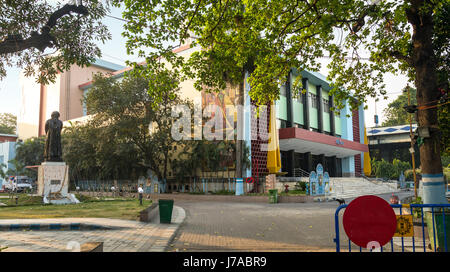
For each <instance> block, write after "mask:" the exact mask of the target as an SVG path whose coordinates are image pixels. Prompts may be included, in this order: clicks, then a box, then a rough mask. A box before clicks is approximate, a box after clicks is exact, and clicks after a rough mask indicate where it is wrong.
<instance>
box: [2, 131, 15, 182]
mask: <svg viewBox="0 0 450 272" xmlns="http://www.w3.org/2000/svg"><path fill="white" fill-rule="evenodd" d="M0 139H3V140H4V141H3V142H2V141H0V167H2V170H3V172H5V173H6V171H8V170H14V169H15V168H14V165H13V164H12V163H11V162H10V161H11V160H13V159H14V158H15V157H16V141H15V139H17V135H9V134H0ZM5 139H6V140H5ZM3 181H4V180H3V178H2V177H0V188H1V187H2V183H3Z"/></svg>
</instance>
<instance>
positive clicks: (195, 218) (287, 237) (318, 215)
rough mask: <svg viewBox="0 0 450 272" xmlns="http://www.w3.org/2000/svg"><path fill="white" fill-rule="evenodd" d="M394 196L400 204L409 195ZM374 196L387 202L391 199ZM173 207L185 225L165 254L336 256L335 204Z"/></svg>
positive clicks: (188, 203) (184, 203)
mask: <svg viewBox="0 0 450 272" xmlns="http://www.w3.org/2000/svg"><path fill="white" fill-rule="evenodd" d="M398 194H399V197H400V198H404V197H406V196H409V195H410V194H411V192H401V193H398ZM379 196H380V197H382V198H384V199H385V200H389V198H390V196H391V194H382V195H379ZM351 200H352V199H346V202H347V204H348V203H349V202H350V201H351ZM177 205H179V206H181V207H183V208H184V209H185V210H186V220H185V222H184V223H183V224H182V225H181V227H180V230H179V231H178V232H177V235H176V236H175V238H174V241H173V243H171V244H170V247H169V248H168V251H178V252H180V251H181V252H183V251H299V252H308V251H331V252H335V251H336V245H335V243H334V242H333V239H334V238H335V225H334V224H335V222H334V215H335V211H336V209H337V207H338V203H337V202H336V201H332V202H315V203H278V204H276V205H274V204H268V203H267V202H266V203H232V202H202V201H187V200H186V201H178V202H177ZM340 217H341V218H342V213H341V215H340ZM340 230H341V232H343V231H344V230H343V228H342V225H341V228H340ZM341 242H342V243H345V241H341Z"/></svg>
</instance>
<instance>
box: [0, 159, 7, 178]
mask: <svg viewBox="0 0 450 272" xmlns="http://www.w3.org/2000/svg"><path fill="white" fill-rule="evenodd" d="M3 168H6V164H4V163H0V178H1V179H6V178H8V175H7V174H6V172H5V170H3Z"/></svg>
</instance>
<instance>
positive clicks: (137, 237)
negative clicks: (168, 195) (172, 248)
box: [0, 206, 185, 252]
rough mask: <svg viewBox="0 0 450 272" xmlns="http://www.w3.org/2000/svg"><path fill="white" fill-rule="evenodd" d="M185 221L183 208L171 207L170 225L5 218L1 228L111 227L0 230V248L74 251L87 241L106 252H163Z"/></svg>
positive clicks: (94, 219) (80, 219)
mask: <svg viewBox="0 0 450 272" xmlns="http://www.w3.org/2000/svg"><path fill="white" fill-rule="evenodd" d="M184 219H185V211H184V209H183V208H181V207H178V206H174V209H173V213H172V224H156V223H143V222H138V221H130V220H119V219H107V218H52V219H5V220H0V225H3V226H5V225H9V224H51V223H53V224H54V223H58V224H70V223H82V224H92V225H100V226H104V227H110V228H112V229H111V230H91V231H84V230H71V231H65V230H55V231H53V230H43V231H34V230H33V231H0V248H3V247H7V248H6V249H4V250H3V251H5V252H15V251H37V252H49V251H50V252H55V251H76V249H77V246H78V245H81V244H84V243H86V242H103V243H104V244H103V251H105V252H114V251H115V252H147V251H153V252H155V251H164V250H165V248H166V247H167V246H168V244H169V242H170V241H171V240H172V239H173V237H174V235H175V233H176V231H177V230H178V228H179V226H180V224H181V223H182V222H183V221H184Z"/></svg>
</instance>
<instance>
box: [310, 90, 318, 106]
mask: <svg viewBox="0 0 450 272" xmlns="http://www.w3.org/2000/svg"><path fill="white" fill-rule="evenodd" d="M309 101H310V102H311V107H312V108H314V109H317V108H318V107H317V95H315V94H313V93H309Z"/></svg>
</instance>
